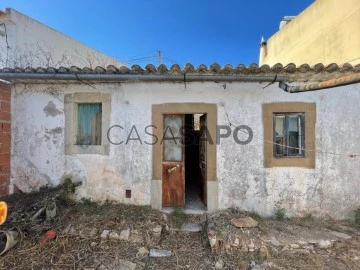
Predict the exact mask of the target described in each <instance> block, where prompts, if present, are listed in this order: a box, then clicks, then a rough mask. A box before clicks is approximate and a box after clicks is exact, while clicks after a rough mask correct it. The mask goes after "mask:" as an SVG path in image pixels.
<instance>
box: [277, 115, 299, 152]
mask: <svg viewBox="0 0 360 270" xmlns="http://www.w3.org/2000/svg"><path fill="white" fill-rule="evenodd" d="M273 130H274V138H273V142H274V157H304V156H305V151H304V149H305V113H274V114H273Z"/></svg>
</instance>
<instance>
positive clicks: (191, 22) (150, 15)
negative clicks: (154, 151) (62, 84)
mask: <svg viewBox="0 0 360 270" xmlns="http://www.w3.org/2000/svg"><path fill="white" fill-rule="evenodd" d="M313 2H314V0H298V1H294V0H252V1H244V0H243V1H241V0H237V1H233V0H223V1H212V0H173V1H171V0H167V1H166V0H151V1H150V0H102V1H99V0H57V1H49V0H32V1H29V0H1V1H0V9H1V10H5V8H6V7H12V8H14V9H17V10H18V11H20V12H22V13H24V14H26V15H28V16H30V17H33V18H35V19H37V20H38V21H40V22H42V23H45V24H47V25H49V26H51V27H53V28H55V29H57V30H59V31H61V32H63V33H65V34H67V35H69V36H71V37H73V38H75V39H77V40H79V41H80V42H82V43H85V44H86V45H88V46H90V47H92V48H95V49H97V50H99V51H101V52H103V53H105V54H107V55H110V56H112V57H114V58H116V59H118V60H120V61H121V62H128V63H129V65H130V66H131V65H132V64H140V65H142V66H144V65H146V64H147V63H153V64H156V65H157V63H158V60H157V57H156V52H157V50H161V52H162V55H163V56H164V58H163V63H164V64H166V65H167V66H171V65H172V64H173V62H176V63H178V64H180V65H181V66H183V65H184V64H185V63H188V62H189V63H192V64H193V65H194V66H195V67H196V66H198V65H199V64H206V65H207V66H209V65H210V64H212V63H214V62H217V63H219V64H220V65H222V66H223V65H225V64H232V65H234V66H235V65H237V64H240V63H241V64H245V65H249V64H250V63H253V62H254V63H257V62H258V55H259V43H260V38H261V36H264V37H265V39H266V38H268V37H270V36H271V35H273V34H274V33H275V32H276V31H277V30H278V27H279V22H280V20H281V18H282V17H283V16H287V15H288V16H290V15H297V14H299V13H300V12H301V11H303V10H304V9H305V8H306V7H307V6H309V5H310V4H311V3H313ZM139 58H140V60H138V61H136V60H134V59H139Z"/></svg>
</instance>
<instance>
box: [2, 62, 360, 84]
mask: <svg viewBox="0 0 360 270" xmlns="http://www.w3.org/2000/svg"><path fill="white" fill-rule="evenodd" d="M358 72H360V64H358V65H356V66H352V65H351V64H349V63H345V64H343V65H338V64H335V63H333V64H330V65H327V66H324V65H323V64H321V63H318V64H316V65H314V66H309V65H308V64H303V65H300V66H296V65H295V64H293V63H290V64H287V65H286V66H283V65H282V64H280V63H278V64H275V65H273V66H272V67H270V66H269V65H263V66H260V67H259V66H258V65H257V64H255V63H253V64H250V65H249V66H245V65H242V64H239V65H237V66H236V67H233V66H232V65H225V66H223V67H221V66H220V65H219V64H217V63H214V64H212V65H210V67H207V66H206V65H204V64H201V65H199V66H198V67H197V68H195V67H194V66H193V65H192V64H190V63H189V64H186V65H185V67H184V68H183V69H181V67H180V66H179V65H177V64H174V65H172V66H171V67H170V68H168V67H167V66H165V65H163V64H162V65H160V66H159V67H155V66H154V65H152V64H148V65H147V66H146V67H145V68H142V67H141V66H139V65H133V66H132V67H131V68H128V67H125V66H121V67H119V68H117V67H115V66H113V65H110V66H108V67H107V68H103V67H100V66H98V67H95V68H89V67H84V68H79V67H76V66H72V67H69V68H67V67H59V68H53V67H48V68H42V67H38V68H31V67H27V68H18V67H17V68H3V69H0V77H1V73H40V74H46V73H48V74H54V73H59V74H138V75H141V74H155V75H156V74H160V75H167V74H169V75H180V74H188V75H191V74H199V75H254V76H256V75H259V76H261V75H269V76H272V75H275V74H277V75H283V76H288V77H289V78H290V80H291V81H307V80H319V81H322V80H327V79H329V78H333V77H337V76H342V75H344V73H358Z"/></svg>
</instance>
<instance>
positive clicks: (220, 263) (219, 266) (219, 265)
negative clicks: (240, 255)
mask: <svg viewBox="0 0 360 270" xmlns="http://www.w3.org/2000/svg"><path fill="white" fill-rule="evenodd" d="M223 268H224V261H223V260H222V259H219V260H218V261H217V262H216V263H215V269H218V270H220V269H223Z"/></svg>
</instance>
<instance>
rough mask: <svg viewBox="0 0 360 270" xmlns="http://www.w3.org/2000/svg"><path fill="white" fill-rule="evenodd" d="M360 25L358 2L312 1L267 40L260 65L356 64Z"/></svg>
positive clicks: (359, 4) (351, 0) (359, 53)
mask: <svg viewBox="0 0 360 270" xmlns="http://www.w3.org/2000/svg"><path fill="white" fill-rule="evenodd" d="M359 22H360V1H359V0H346V1H339V0H317V1H314V3H313V4H312V5H310V6H309V7H308V8H307V9H305V10H304V11H303V12H302V13H300V14H299V15H298V16H297V17H296V18H295V19H294V20H292V21H291V22H290V23H289V24H287V25H286V26H285V27H284V28H282V29H281V30H279V31H278V32H277V33H275V34H274V35H273V36H272V37H270V38H269V39H268V41H267V47H262V48H261V49H260V65H264V64H268V65H270V66H271V65H274V64H276V63H282V64H283V65H285V64H288V63H295V64H296V65H301V64H304V63H307V64H310V65H315V64H317V63H323V64H325V65H327V64H331V63H337V64H343V63H350V64H352V65H356V64H359V63H360V27H359ZM266 50H267V53H266V55H267V56H266V57H262V56H263V55H264V53H263V52H264V51H266Z"/></svg>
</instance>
